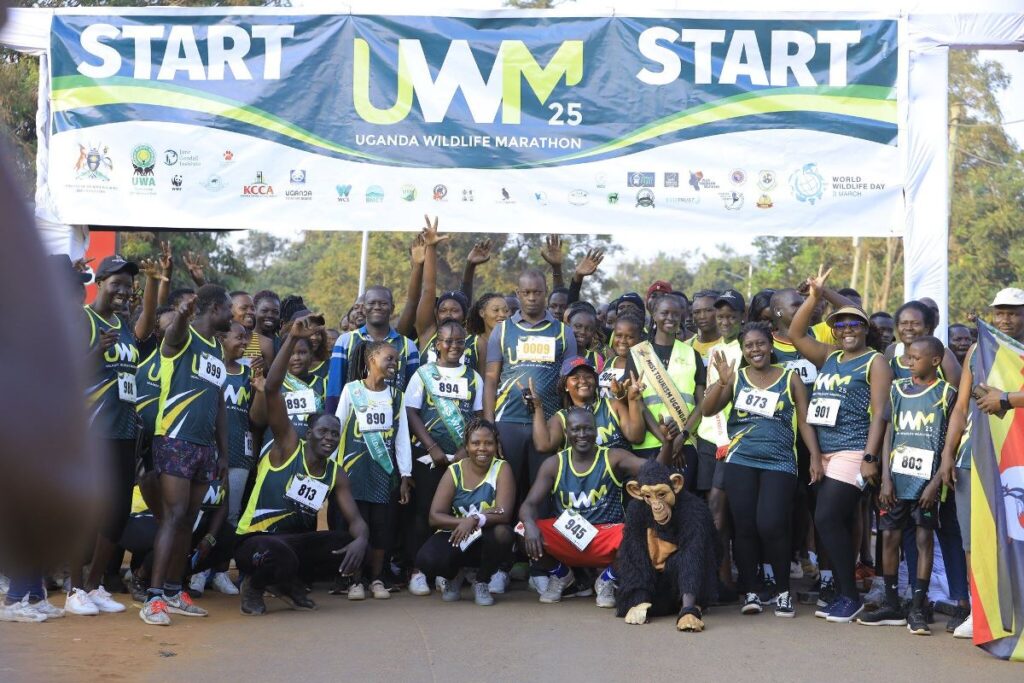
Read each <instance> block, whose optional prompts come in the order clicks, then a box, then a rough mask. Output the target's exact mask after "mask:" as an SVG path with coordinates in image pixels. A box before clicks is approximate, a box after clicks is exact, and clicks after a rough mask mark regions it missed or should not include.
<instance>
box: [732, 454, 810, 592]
mask: <svg viewBox="0 0 1024 683" xmlns="http://www.w3.org/2000/svg"><path fill="white" fill-rule="evenodd" d="M796 479H797V478H796V476H794V475H792V474H789V473H788V472H774V471H772V470H765V469H760V468H757V467H748V466H747V465H740V464H737V463H734V462H731V463H729V467H728V468H727V469H726V470H725V493H726V496H727V497H728V499H729V509H730V511H731V512H732V519H733V528H734V529H735V531H736V539H735V541H733V554H734V555H735V557H736V568H737V569H738V570H739V575H740V576H739V587H740V590H741V591H743V592H745V593H754V592H756V591H757V565H758V558H759V557H761V556H763V557H764V558H765V559H767V560H768V562H769V563H771V565H772V571H773V572H774V573H775V585H776V586H777V587H778V590H779V592H780V593H782V592H786V591H788V590H789V558H790V546H789V535H790V514H791V512H792V509H793V492H794V490H795V489H796ZM759 550H760V552H759Z"/></svg>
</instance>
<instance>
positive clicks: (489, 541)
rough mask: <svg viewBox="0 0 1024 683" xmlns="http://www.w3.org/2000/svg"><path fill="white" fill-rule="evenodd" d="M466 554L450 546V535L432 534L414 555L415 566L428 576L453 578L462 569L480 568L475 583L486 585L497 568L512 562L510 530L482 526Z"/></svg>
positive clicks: (495, 526)
mask: <svg viewBox="0 0 1024 683" xmlns="http://www.w3.org/2000/svg"><path fill="white" fill-rule="evenodd" d="M482 531H483V533H482V534H481V535H480V538H478V539H477V540H476V541H475V542H474V543H473V545H471V546H469V547H468V548H466V552H462V551H461V550H459V548H458V547H457V546H453V545H452V544H451V540H450V539H451V532H450V531H442V532H439V533H436V534H434V535H433V536H431V537H430V538H429V539H427V542H426V543H424V544H423V547H422V548H420V551H419V552H418V553H417V554H416V567H417V568H418V569H420V571H422V572H423V573H424V574H426V575H427V576H428V577H437V576H443V577H444V578H446V579H451V578H454V577H455V575H456V574H458V573H459V570H460V569H462V568H463V567H479V569H478V570H477V573H476V580H477V581H479V582H483V583H486V582H488V581H490V580H491V575H492V574H494V572H495V571H497V569H498V567H500V566H503V565H506V564H508V563H509V562H511V561H512V541H513V534H512V528H511V527H509V526H508V525H507V524H496V525H494V526H485V527H484V528H483V530H482Z"/></svg>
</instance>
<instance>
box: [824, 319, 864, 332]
mask: <svg viewBox="0 0 1024 683" xmlns="http://www.w3.org/2000/svg"><path fill="white" fill-rule="evenodd" d="M863 326H864V321H863V320H841V321H840V322H837V323H832V329H833V330H856V329H858V328H860V327H863Z"/></svg>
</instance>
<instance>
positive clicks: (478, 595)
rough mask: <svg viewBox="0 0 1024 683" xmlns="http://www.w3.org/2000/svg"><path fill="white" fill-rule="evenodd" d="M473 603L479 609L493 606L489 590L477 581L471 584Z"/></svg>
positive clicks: (485, 585)
mask: <svg viewBox="0 0 1024 683" xmlns="http://www.w3.org/2000/svg"><path fill="white" fill-rule="evenodd" d="M473 602H475V603H476V604H478V605H480V606H481V607H490V606H491V605H493V604H494V598H493V597H492V596H491V590H490V588H488V587H487V584H486V583H484V582H483V581H477V582H476V583H474V584H473Z"/></svg>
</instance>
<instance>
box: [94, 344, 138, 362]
mask: <svg viewBox="0 0 1024 683" xmlns="http://www.w3.org/2000/svg"><path fill="white" fill-rule="evenodd" d="M103 360H105V361H107V362H108V363H136V364H138V362H139V350H138V349H137V348H135V347H134V346H132V345H131V344H122V343H121V342H118V343H116V344H114V345H113V346H111V347H110V348H109V349H107V350H106V351H104V352H103Z"/></svg>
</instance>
